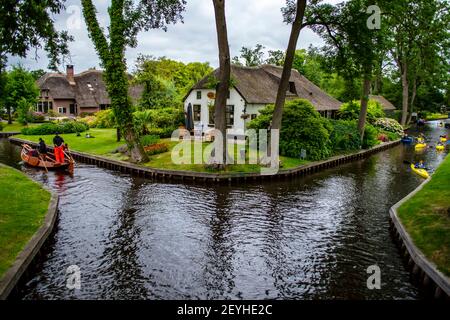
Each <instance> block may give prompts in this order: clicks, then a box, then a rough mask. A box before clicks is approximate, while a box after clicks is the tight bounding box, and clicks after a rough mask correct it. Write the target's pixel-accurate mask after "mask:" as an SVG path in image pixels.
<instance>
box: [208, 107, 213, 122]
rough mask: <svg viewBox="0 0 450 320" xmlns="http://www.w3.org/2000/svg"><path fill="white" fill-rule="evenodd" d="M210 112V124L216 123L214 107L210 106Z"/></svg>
mask: <svg viewBox="0 0 450 320" xmlns="http://www.w3.org/2000/svg"><path fill="white" fill-rule="evenodd" d="M208 114H209V117H208V118H209V125H211V126H213V125H214V108H210V107H208Z"/></svg>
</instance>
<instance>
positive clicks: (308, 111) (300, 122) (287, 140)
mask: <svg viewBox="0 0 450 320" xmlns="http://www.w3.org/2000/svg"><path fill="white" fill-rule="evenodd" d="M273 109H274V106H273V105H268V106H266V107H265V108H263V109H262V110H261V111H260V115H259V116H258V117H256V119H254V120H252V121H251V122H250V123H249V125H248V128H250V129H256V130H257V129H267V128H268V126H269V123H270V121H271V119H272V114H273ZM332 130H333V127H332V126H331V124H330V122H329V121H328V120H327V119H325V118H323V117H321V116H320V114H319V113H318V112H317V111H316V110H315V109H314V107H313V106H312V104H311V103H310V102H309V101H308V100H305V99H296V100H292V101H289V102H286V105H285V107H284V111H283V120H282V126H281V132H280V154H281V155H284V156H288V157H294V158H298V157H299V156H300V154H301V151H302V149H303V150H305V151H306V156H307V158H308V159H310V160H320V159H323V158H325V157H328V156H329V155H331V153H332V147H331V142H330V132H331V131H332Z"/></svg>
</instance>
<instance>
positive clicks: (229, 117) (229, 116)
mask: <svg viewBox="0 0 450 320" xmlns="http://www.w3.org/2000/svg"><path fill="white" fill-rule="evenodd" d="M225 118H226V123H227V126H228V127H232V126H233V125H234V106H231V105H227V107H226V111H225ZM209 125H214V108H209Z"/></svg>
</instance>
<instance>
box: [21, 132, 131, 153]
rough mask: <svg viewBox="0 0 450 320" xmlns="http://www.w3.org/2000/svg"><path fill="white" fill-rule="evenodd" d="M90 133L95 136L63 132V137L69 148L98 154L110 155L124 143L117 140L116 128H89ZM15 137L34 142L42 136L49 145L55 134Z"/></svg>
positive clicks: (51, 143)
mask: <svg viewBox="0 0 450 320" xmlns="http://www.w3.org/2000/svg"><path fill="white" fill-rule="evenodd" d="M89 133H90V134H91V136H93V137H94V138H86V137H85V134H86V132H83V133H81V136H79V137H77V135H76V133H67V134H61V137H63V139H64V141H65V142H66V143H67V144H68V145H69V149H72V150H76V151H81V152H86V153H91V154H96V155H108V154H110V153H111V152H112V151H113V150H114V149H116V148H117V147H119V146H121V145H123V144H124V142H123V140H122V141H121V142H117V141H116V129H89ZM15 137H17V138H20V139H25V140H29V141H33V142H38V141H39V138H42V139H44V141H45V143H46V144H47V145H48V146H52V145H53V142H52V141H53V137H54V135H36V136H28V135H23V134H20V135H17V136H15Z"/></svg>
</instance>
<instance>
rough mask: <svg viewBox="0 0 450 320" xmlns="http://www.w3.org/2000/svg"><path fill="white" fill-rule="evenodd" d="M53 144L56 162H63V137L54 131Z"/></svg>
mask: <svg viewBox="0 0 450 320" xmlns="http://www.w3.org/2000/svg"><path fill="white" fill-rule="evenodd" d="M53 145H54V153H55V159H56V162H57V163H63V162H64V139H63V138H61V137H60V136H59V134H58V133H56V135H55V137H54V138H53Z"/></svg>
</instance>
